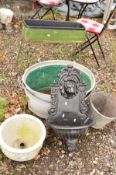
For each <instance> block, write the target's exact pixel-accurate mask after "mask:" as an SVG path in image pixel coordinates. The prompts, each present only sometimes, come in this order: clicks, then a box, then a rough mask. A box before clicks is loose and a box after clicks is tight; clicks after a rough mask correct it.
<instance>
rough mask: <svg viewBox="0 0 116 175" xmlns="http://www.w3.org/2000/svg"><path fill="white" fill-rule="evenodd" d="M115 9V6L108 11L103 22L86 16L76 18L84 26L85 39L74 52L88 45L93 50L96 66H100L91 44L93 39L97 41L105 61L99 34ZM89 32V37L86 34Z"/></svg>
mask: <svg viewBox="0 0 116 175" xmlns="http://www.w3.org/2000/svg"><path fill="white" fill-rule="evenodd" d="M115 9H116V6H115V7H114V8H113V9H112V10H111V13H110V15H109V17H108V19H107V21H104V24H100V23H98V22H96V21H94V20H91V19H87V18H80V19H78V20H77V22H78V23H80V24H82V25H83V26H84V27H85V30H86V41H85V42H84V43H83V44H81V45H80V46H79V48H78V50H77V52H76V54H77V53H79V52H80V51H83V50H84V49H85V48H87V47H88V46H90V47H91V50H92V52H93V55H94V57H95V60H96V63H97V65H98V66H100V65H99V62H98V59H97V57H96V54H95V51H94V48H93V45H92V44H93V43H94V42H95V41H97V43H98V46H99V48H100V50H101V53H102V55H103V58H104V61H105V55H104V52H103V49H102V47H101V44H100V41H99V38H100V36H101V34H102V33H103V31H104V30H105V29H106V27H107V25H108V23H109V20H110V19H111V17H112V15H113V13H114V11H115ZM90 33H91V34H93V35H92V36H91V37H89V35H88V34H90Z"/></svg>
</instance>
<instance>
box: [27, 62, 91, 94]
mask: <svg viewBox="0 0 116 175" xmlns="http://www.w3.org/2000/svg"><path fill="white" fill-rule="evenodd" d="M65 67H66V65H60V64H59V65H48V66H44V67H41V68H40V67H39V68H37V69H35V70H33V71H31V72H30V73H29V74H28V76H27V78H26V84H27V85H28V86H29V87H30V88H31V89H32V90H34V91H44V90H46V89H49V88H50V87H51V85H52V84H53V83H54V81H56V80H57V78H58V77H57V76H58V74H59V73H60V72H61V70H62V69H64V68H65ZM80 79H81V81H82V82H84V83H85V84H86V85H87V90H89V89H90V88H91V80H90V78H89V76H88V75H87V74H86V73H84V72H82V71H81V72H80Z"/></svg>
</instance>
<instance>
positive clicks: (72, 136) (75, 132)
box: [51, 119, 93, 152]
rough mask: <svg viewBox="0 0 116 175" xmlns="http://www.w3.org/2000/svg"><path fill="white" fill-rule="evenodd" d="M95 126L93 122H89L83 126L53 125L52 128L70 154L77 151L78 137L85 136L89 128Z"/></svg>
mask: <svg viewBox="0 0 116 175" xmlns="http://www.w3.org/2000/svg"><path fill="white" fill-rule="evenodd" d="M92 125H93V120H91V119H90V120H89V121H88V122H87V124H85V125H83V126H75V127H74V126H73V127H71V126H58V125H53V124H51V128H52V129H53V130H54V132H55V133H56V135H58V136H59V137H60V138H61V139H62V141H63V142H64V145H65V149H66V151H68V152H73V151H74V150H75V149H76V143H77V140H78V136H81V135H84V134H85V131H86V129H87V128H88V127H90V126H92Z"/></svg>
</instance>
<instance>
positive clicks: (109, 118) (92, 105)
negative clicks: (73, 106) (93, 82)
mask: <svg viewBox="0 0 116 175" xmlns="http://www.w3.org/2000/svg"><path fill="white" fill-rule="evenodd" d="M96 93H105V92H93V93H92V94H91V96H90V105H91V107H92V108H93V110H94V111H95V112H96V113H98V114H99V115H101V117H103V118H106V119H108V120H110V121H112V120H115V119H116V117H109V116H105V115H103V114H102V113H100V112H99V111H98V110H97V108H96V107H95V105H94V103H93V100H92V97H93V95H94V94H96Z"/></svg>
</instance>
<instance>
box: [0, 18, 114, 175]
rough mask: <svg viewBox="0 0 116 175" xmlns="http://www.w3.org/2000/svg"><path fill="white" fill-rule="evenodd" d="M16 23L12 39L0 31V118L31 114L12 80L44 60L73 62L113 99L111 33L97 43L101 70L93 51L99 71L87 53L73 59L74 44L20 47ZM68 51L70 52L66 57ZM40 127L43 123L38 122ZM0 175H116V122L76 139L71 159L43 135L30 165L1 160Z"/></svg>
mask: <svg viewBox="0 0 116 175" xmlns="http://www.w3.org/2000/svg"><path fill="white" fill-rule="evenodd" d="M20 24H21V22H20V21H16V22H15V25H14V29H13V32H12V33H10V34H9V33H7V32H6V31H3V30H1V31H0V41H1V44H0V65H1V66H0V96H5V97H6V98H7V99H8V102H9V104H8V105H7V107H6V108H5V118H8V117H10V116H12V115H13V114H16V113H22V112H27V113H31V112H30V111H29V110H28V109H27V108H26V107H27V102H26V98H25V94H24V91H23V89H22V88H21V87H20V85H19V83H18V79H17V77H19V76H21V75H22V74H23V72H24V70H25V68H27V67H29V66H30V65H32V64H34V63H36V62H37V61H38V60H39V61H44V60H48V59H64V60H75V61H76V62H78V63H80V64H83V65H84V66H87V67H88V68H90V70H91V71H92V72H93V73H94V75H95V78H96V88H95V90H96V91H105V92H109V93H111V94H113V95H114V96H115V95H116V33H115V31H113V32H111V31H105V32H104V34H103V36H102V38H101V42H102V44H103V49H104V52H105V55H106V61H107V65H105V63H104V60H103V59H102V56H101V54H100V53H99V50H98V48H97V46H96V45H95V48H96V53H97V56H98V58H99V61H100V64H101V67H100V68H98V67H97V65H96V62H95V60H94V58H93V56H92V53H91V51H90V49H87V50H85V51H84V52H83V53H82V54H81V55H80V56H78V55H77V56H74V53H75V50H76V44H59V43H57V44H47V43H42V42H38V43H29V42H28V43H24V44H23V47H22V48H21V50H20V53H19V54H18V51H19V47H20V44H21V38H22V35H21V29H20V26H21V25H20ZM68 50H70V52H67V51H68ZM43 122H45V121H43ZM0 155H1V156H0V175H15V174H16V175H64V174H66V175H115V174H116V122H115V121H114V122H112V123H111V124H109V125H108V126H106V127H105V128H104V129H101V130H95V129H92V128H90V129H88V130H87V132H86V134H85V135H84V136H82V137H80V138H79V139H78V143H77V149H76V151H75V152H74V153H69V154H68V153H66V152H65V150H64V147H63V145H62V142H61V140H60V139H58V138H57V137H55V135H54V133H53V132H52V131H51V130H48V134H47V138H46V140H45V143H44V146H43V148H42V150H41V152H40V154H39V155H38V156H37V157H36V158H35V160H32V161H28V162H24V163H18V162H14V161H11V160H9V159H7V158H6V157H5V156H3V155H2V153H1V154H0Z"/></svg>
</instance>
